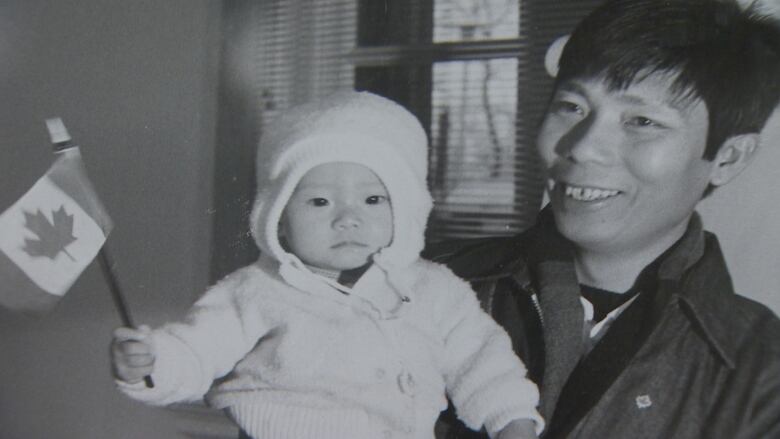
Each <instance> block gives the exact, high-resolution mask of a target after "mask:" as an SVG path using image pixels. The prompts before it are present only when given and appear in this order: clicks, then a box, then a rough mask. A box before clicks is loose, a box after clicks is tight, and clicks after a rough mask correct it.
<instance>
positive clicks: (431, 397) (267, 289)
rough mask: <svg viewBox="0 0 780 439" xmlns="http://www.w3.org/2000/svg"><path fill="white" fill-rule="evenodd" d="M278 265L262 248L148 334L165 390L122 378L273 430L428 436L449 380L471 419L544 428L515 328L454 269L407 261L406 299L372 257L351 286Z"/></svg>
mask: <svg viewBox="0 0 780 439" xmlns="http://www.w3.org/2000/svg"><path fill="white" fill-rule="evenodd" d="M278 271H279V263H278V262H276V261H275V260H273V259H271V258H267V257H261V258H260V260H259V261H258V262H257V263H255V264H253V265H250V266H247V267H245V268H242V269H240V270H238V271H236V272H234V273H233V274H231V275H229V276H227V277H226V278H225V279H223V280H222V281H220V282H219V283H218V284H217V285H215V286H214V287H212V288H211V289H209V291H207V292H206V294H205V295H204V296H203V297H202V298H201V299H200V300H199V301H198V302H197V303H196V304H195V305H194V307H193V308H192V310H191V312H190V313H189V315H188V316H187V318H186V319H185V321H184V322H183V323H172V324H168V325H165V326H163V327H162V328H159V329H157V330H155V331H153V332H152V335H151V337H152V338H151V339H152V343H153V345H154V346H155V349H156V353H157V358H156V363H155V370H154V373H153V375H152V377H153V379H154V382H155V387H154V388H152V389H147V388H144V387H143V386H142V385H140V386H139V385H122V384H121V383H120V388H121V389H122V390H123V391H124V392H125V393H127V394H128V395H130V396H131V397H133V398H135V399H138V400H141V401H144V402H147V403H151V404H157V405H163V404H169V403H173V402H179V401H188V400H197V399H200V398H202V397H203V396H204V395H205V396H206V399H207V401H208V402H209V403H210V404H211V405H212V406H214V407H216V408H227V409H228V412H229V413H230V414H231V415H232V416H233V417H234V419H235V420H236V422H237V423H238V424H239V426H241V428H243V429H244V430H245V431H246V432H247V433H249V434H250V435H252V436H253V437H256V438H263V439H265V438H295V439H307V438H317V439H323V438H339V439H343V438H374V437H376V438H390V437H398V438H420V439H423V438H424V439H431V438H432V437H433V425H434V423H435V421H436V419H437V416H438V414H439V412H440V411H441V410H443V409H444V408H446V405H447V402H446V399H445V390H446V394H448V395H449V396H450V398H451V400H452V401H453V403H454V404H455V406H456V408H457V412H458V415H459V416H460V418H461V419H462V420H463V421H464V422H465V423H466V424H467V425H469V426H470V427H472V428H475V429H479V428H481V427H482V426H483V425H484V426H485V427H486V428H487V430H488V432H489V433H491V434H493V433H495V432H497V431H498V430H500V429H501V428H502V427H504V426H505V425H506V424H507V423H508V422H510V421H511V420H514V419H521V418H530V419H534V420H535V421H536V422H537V427H538V430H541V428H542V426H543V422H542V420H541V418H540V417H539V415H538V413H537V412H536V409H535V407H536V404H537V402H538V391H537V388H536V386H535V385H534V384H533V383H532V382H530V381H529V380H527V379H526V378H525V377H524V375H525V368H524V366H523V364H522V363H521V362H520V360H519V359H518V358H517V357H516V356H515V355H514V354H513V352H512V347H511V344H510V340H509V337H508V336H507V335H506V333H505V332H504V331H503V330H502V329H501V328H500V327H499V326H498V325H497V324H496V323H495V322H493V320H492V319H491V318H490V317H489V316H488V315H487V314H485V313H484V312H483V311H482V310H481V309H480V307H479V304H478V302H477V300H476V298H475V296H474V293H473V292H472V291H471V289H470V288H469V286H468V285H467V284H466V283H465V282H463V281H462V280H460V279H459V278H457V277H456V276H455V275H453V274H452V272H450V271H449V270H448V269H447V268H445V267H444V266H441V265H438V264H435V263H432V262H428V261H423V260H419V261H417V262H415V263H413V264H412V265H411V266H410V267H409V268H408V269H406V270H404V273H402V276H404V277H405V279H403V281H404V283H406V284H407V285H409V286H411V288H409V289H408V290H407V293H408V294H409V297H408V299H409V300H408V302H405V301H402V300H401V299H400V298H399V296H398V294H396V293H395V292H392V291H390V288H388V287H387V284H386V282H384V275H383V274H382V273H381V271H380V270H379V269H375V268H374V267H372V268H371V269H369V270H368V272H366V274H365V275H363V277H361V279H360V280H359V281H358V282H357V284H356V285H355V286H354V287H353V288H352V289H350V290H348V292H349V293H348V294H347V293H343V292H340V291H337V290H336V289H334V288H332V287H330V286H328V285H327V284H325V283H323V282H317V281H312V282H309V281H307V280H306V279H300V285H306V284H308V285H309V286H310V287H311V288H308V289H306V291H303V290H302V289H299V288H294V287H292V286H290V285H289V284H288V283H287V282H285V281H284V280H283V279H282V278H281V277H280V276H279V274H278ZM312 279H313V278H312ZM215 379H217V381H216V382H214V380H215ZM212 382H214V385H213V387H212Z"/></svg>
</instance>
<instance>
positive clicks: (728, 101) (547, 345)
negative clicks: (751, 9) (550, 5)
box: [428, 0, 780, 439]
mask: <svg viewBox="0 0 780 439" xmlns="http://www.w3.org/2000/svg"><path fill="white" fill-rule="evenodd" d="M779 32H780V31H778V27H777V24H776V23H771V22H769V21H768V19H766V18H763V19H759V18H757V17H756V16H753V15H751V14H750V13H746V12H742V11H740V9H739V8H738V6H736V5H735V4H731V3H727V2H725V1H723V2H721V1H716V0H666V1H658V0H608V1H607V3H606V4H604V5H603V6H602V7H600V8H598V9H597V10H595V11H594V12H593V13H591V14H590V15H589V16H588V17H587V18H586V19H585V20H584V21H583V22H582V23H581V24H580V25H579V26H578V27H577V29H576V30H575V31H574V32H573V33H572V35H571V37H570V39H569V41H568V42H567V43H566V46H565V48H564V49H563V53H562V55H561V59H560V62H559V72H558V75H557V77H556V82H555V91H554V94H553V97H552V99H551V101H550V105H549V109H548V111H547V114H546V116H545V119H544V122H543V124H542V126H541V131H540V135H539V138H538V148H539V152H540V155H541V157H542V160H543V162H544V164H545V165H546V167H547V171H548V174H549V184H548V190H549V195H550V200H551V202H550V205H549V206H548V207H546V208H545V209H544V210H543V211H542V212H541V214H540V215H539V220H538V223H537V224H536V226H534V227H533V228H531V229H529V230H527V231H526V232H524V233H522V234H521V235H519V236H516V237H510V238H494V239H485V240H478V241H467V242H458V243H448V244H445V245H442V246H440V247H439V248H437V249H432V250H431V252H430V253H429V255H428V256H429V257H433V259H435V260H438V261H442V262H445V263H447V264H448V265H449V266H450V267H451V268H452V269H453V270H454V271H455V272H456V273H457V274H458V275H460V276H462V277H464V278H466V279H469V280H470V281H471V283H472V285H473V286H474V288H475V290H476V291H477V294H478V295H479V297H480V300H481V301H482V303H483V305H484V307H485V308H486V309H487V310H488V311H489V312H490V313H491V314H492V315H493V317H494V318H495V319H496V320H497V321H498V322H499V323H501V324H502V326H504V328H505V329H506V330H507V332H509V334H510V336H511V337H512V339H513V343H514V347H515V350H516V351H517V353H518V354H519V355H520V356H521V357H522V358H523V359H524V361H525V362H526V365H527V366H528V368H529V374H530V376H531V378H532V379H534V380H535V381H536V382H537V383H539V384H540V389H541V394H542V401H541V404H540V412H541V413H542V415H543V416H544V417H545V419H546V420H547V428H546V431H545V432H544V433H543V435H542V437H543V438H545V439H550V438H588V439H590V438H621V439H622V438H630V439H631V438H665V439H668V438H685V439H688V438H690V439H694V438H708V439H713V438H724V439H726V438H728V439H735V438H774V437H780V397H779V395H780V321H778V319H777V317H776V316H775V315H774V314H773V313H772V312H771V311H769V310H768V309H767V308H765V307H764V306H762V305H760V304H758V303H755V302H753V301H751V300H749V299H746V298H743V297H740V296H737V295H736V294H735V293H734V291H733V289H732V284H731V280H730V277H729V274H728V270H727V267H726V264H725V261H724V259H723V255H722V253H721V251H720V249H719V246H718V242H717V239H716V238H715V236H714V235H712V234H710V233H708V232H706V231H703V230H702V224H701V220H700V218H699V216H698V215H697V214H696V212H695V209H696V206H697V204H698V202H699V201H700V200H701V199H702V198H703V197H705V196H706V195H707V194H709V193H710V192H711V191H712V190H715V189H716V188H718V187H720V186H723V185H725V184H726V183H728V182H729V181H730V180H732V179H733V178H734V177H735V176H736V175H737V174H739V173H740V171H742V170H743V169H744V168H745V167H746V166H747V165H748V164H749V162H750V159H751V158H752V157H753V155H754V153H755V152H756V149H757V148H758V145H759V140H760V139H759V133H760V132H761V130H762V128H763V126H764V124H765V123H766V121H767V119H768V118H769V116H770V115H771V114H772V111H773V110H774V109H775V107H776V106H777V104H778V100H779V99H780V53H778V52H780V36H778V33H779ZM768 146H774V145H768ZM757 214H760V212H757ZM452 419H453V418H452V417H444V418H443V422H442V423H440V426H439V427H440V429H439V431H440V437H448V438H456V437H470V434H469V433H466V432H465V430H463V429H462V427H459V426H457V425H456V423H455V421H452ZM448 424H449V425H448Z"/></svg>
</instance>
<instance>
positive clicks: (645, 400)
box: [636, 395, 653, 409]
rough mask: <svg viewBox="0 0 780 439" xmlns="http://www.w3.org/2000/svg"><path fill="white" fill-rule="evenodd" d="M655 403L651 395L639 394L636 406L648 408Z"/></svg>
mask: <svg viewBox="0 0 780 439" xmlns="http://www.w3.org/2000/svg"><path fill="white" fill-rule="evenodd" d="M651 405H653V401H652V400H651V399H650V395H639V396H637V397H636V406H637V407H638V408H640V409H646V408H648V407H650V406H651Z"/></svg>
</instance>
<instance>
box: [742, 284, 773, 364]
mask: <svg viewBox="0 0 780 439" xmlns="http://www.w3.org/2000/svg"><path fill="white" fill-rule="evenodd" d="M730 305H731V307H732V308H731V309H732V310H733V314H732V315H731V317H730V318H732V319H733V320H734V321H735V323H736V324H737V326H738V328H739V330H740V331H741V333H742V342H743V343H742V344H743V345H745V344H747V345H754V344H755V342H756V341H760V342H761V343H760V344H762V345H764V346H763V347H762V348H761V349H762V350H763V349H768V350H770V351H772V354H773V355H774V356H775V357H776V359H777V360H778V362H780V343H778V342H777V340H780V318H778V316H777V314H775V313H774V311H772V310H771V309H769V307H767V306H766V305H764V304H763V303H760V302H757V301H755V300H753V299H751V298H748V297H745V296H741V295H738V294H735V295H734V296H732V301H731V303H730Z"/></svg>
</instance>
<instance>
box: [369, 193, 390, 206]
mask: <svg viewBox="0 0 780 439" xmlns="http://www.w3.org/2000/svg"><path fill="white" fill-rule="evenodd" d="M385 201H387V197H385V196H384V195H371V196H370V197H368V198H366V204H382V203H384V202H385Z"/></svg>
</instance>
